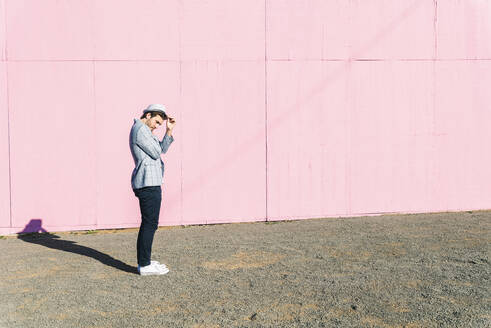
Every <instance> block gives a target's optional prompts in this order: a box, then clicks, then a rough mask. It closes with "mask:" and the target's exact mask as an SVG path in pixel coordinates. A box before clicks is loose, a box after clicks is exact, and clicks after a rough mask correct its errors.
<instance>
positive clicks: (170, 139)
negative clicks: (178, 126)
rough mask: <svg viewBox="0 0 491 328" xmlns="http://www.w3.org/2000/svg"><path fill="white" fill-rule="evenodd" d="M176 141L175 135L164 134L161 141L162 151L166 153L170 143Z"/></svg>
mask: <svg viewBox="0 0 491 328" xmlns="http://www.w3.org/2000/svg"><path fill="white" fill-rule="evenodd" d="M173 141H174V136H170V137H169V136H168V135H167V134H165V135H164V137H163V138H162V141H160V148H162V152H163V153H164V154H165V153H166V152H167V149H169V146H170V144H171V143H172V142H173Z"/></svg>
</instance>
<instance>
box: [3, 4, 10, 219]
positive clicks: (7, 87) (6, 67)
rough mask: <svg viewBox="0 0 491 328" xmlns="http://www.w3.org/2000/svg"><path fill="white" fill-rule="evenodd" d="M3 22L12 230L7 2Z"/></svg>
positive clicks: (4, 7)
mask: <svg viewBox="0 0 491 328" xmlns="http://www.w3.org/2000/svg"><path fill="white" fill-rule="evenodd" d="M3 22H4V33H5V39H4V53H5V86H6V93H7V149H8V157H9V223H10V228H12V165H11V151H10V139H11V137H10V96H9V94H10V90H9V60H8V59H9V57H8V50H7V1H5V2H4V6H3Z"/></svg>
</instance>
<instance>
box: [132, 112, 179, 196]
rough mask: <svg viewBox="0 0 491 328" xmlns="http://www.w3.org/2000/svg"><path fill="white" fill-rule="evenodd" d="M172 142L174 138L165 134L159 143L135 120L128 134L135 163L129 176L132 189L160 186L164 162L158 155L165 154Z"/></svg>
mask: <svg viewBox="0 0 491 328" xmlns="http://www.w3.org/2000/svg"><path fill="white" fill-rule="evenodd" d="M173 141H174V137H173V136H170V137H169V136H168V135H167V134H166V135H165V136H164V138H163V139H162V141H159V139H158V138H157V136H155V135H154V134H153V133H152V131H151V130H150V128H149V127H148V126H147V125H146V124H144V123H143V122H142V121H141V120H139V119H137V118H135V121H134V123H133V126H132V127H131V132H130V149H131V155H132V156H133V161H134V162H135V169H134V170H133V173H132V174H131V187H132V188H133V189H139V188H143V187H148V186H160V185H162V179H163V177H164V162H163V161H162V158H161V157H160V154H161V153H166V152H167V149H168V148H169V146H170V144H171V143H172V142H173Z"/></svg>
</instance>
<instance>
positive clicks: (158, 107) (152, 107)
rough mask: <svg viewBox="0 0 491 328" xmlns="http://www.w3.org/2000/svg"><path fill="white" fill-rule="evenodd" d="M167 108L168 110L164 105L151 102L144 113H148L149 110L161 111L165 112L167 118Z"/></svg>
mask: <svg viewBox="0 0 491 328" xmlns="http://www.w3.org/2000/svg"><path fill="white" fill-rule="evenodd" d="M166 110H167V108H165V106H164V105H161V104H151V105H148V107H147V108H145V109H144V110H143V114H146V113H148V112H159V113H162V114H163V116H164V119H167V114H166V113H165V111H166Z"/></svg>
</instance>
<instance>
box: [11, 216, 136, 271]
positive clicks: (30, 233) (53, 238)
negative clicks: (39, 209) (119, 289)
mask: <svg viewBox="0 0 491 328" xmlns="http://www.w3.org/2000/svg"><path fill="white" fill-rule="evenodd" d="M17 238H18V239H21V240H23V241H25V242H27V243H31V244H37V245H41V246H44V247H48V248H52V249H57V250H60V251H65V252H70V253H75V254H78V255H83V256H87V257H90V258H92V259H94V260H97V261H99V262H101V263H102V264H105V265H108V266H111V267H113V268H115V269H118V270H121V271H124V272H128V273H134V274H138V271H137V268H136V267H133V266H130V265H128V264H126V263H124V262H121V261H120V260H117V259H115V258H114V257H112V256H110V255H107V254H104V253H102V252H99V251H98V250H95V249H93V248H90V247H87V246H82V245H78V244H77V243H76V242H74V241H71V240H63V239H60V236H58V235H56V234H54V233H50V232H47V231H46V229H44V228H43V220H42V219H31V221H29V223H28V224H26V226H25V227H24V229H23V230H22V231H21V232H19V233H18V234H17Z"/></svg>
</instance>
